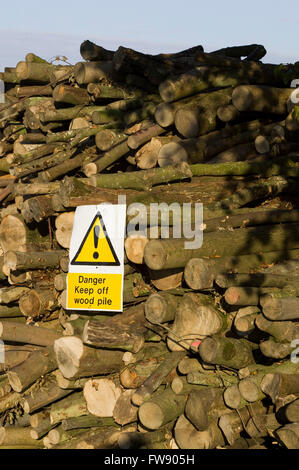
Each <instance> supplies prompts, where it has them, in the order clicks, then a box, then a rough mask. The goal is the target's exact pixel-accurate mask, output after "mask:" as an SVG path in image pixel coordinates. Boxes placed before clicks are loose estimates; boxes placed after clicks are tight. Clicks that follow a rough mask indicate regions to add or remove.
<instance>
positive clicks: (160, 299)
mask: <svg viewBox="0 0 299 470" xmlns="http://www.w3.org/2000/svg"><path fill="white" fill-rule="evenodd" d="M178 301H179V299H178V297H176V296H174V295H171V294H169V293H167V292H160V293H157V294H152V295H150V296H149V298H148V299H147V301H146V302H145V316H146V318H147V320H148V321H149V322H151V323H154V324H156V323H166V322H168V321H172V320H174V319H175V315H176V311H177V306H178Z"/></svg>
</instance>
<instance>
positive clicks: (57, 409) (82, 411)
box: [50, 391, 88, 424]
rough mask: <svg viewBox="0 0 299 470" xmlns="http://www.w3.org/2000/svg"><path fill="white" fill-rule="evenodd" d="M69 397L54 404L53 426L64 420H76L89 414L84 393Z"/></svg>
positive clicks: (51, 413)
mask: <svg viewBox="0 0 299 470" xmlns="http://www.w3.org/2000/svg"><path fill="white" fill-rule="evenodd" d="M68 395H69V396H67V397H65V398H62V399H61V400H59V401H57V402H55V403H53V404H52V405H51V408H50V422H51V424H58V423H60V422H61V421H62V420H64V419H68V418H76V417H78V416H85V415H87V414H88V410H87V404H86V401H85V398H84V395H83V392H81V391H80V392H75V393H71V394H68Z"/></svg>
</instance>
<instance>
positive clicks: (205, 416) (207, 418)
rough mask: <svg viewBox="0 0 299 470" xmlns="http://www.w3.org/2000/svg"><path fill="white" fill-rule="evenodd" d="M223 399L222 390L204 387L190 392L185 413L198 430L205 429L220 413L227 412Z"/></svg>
mask: <svg viewBox="0 0 299 470" xmlns="http://www.w3.org/2000/svg"><path fill="white" fill-rule="evenodd" d="M228 412H229V410H227V409H226V406H225V403H224V401H223V396H222V390H220V389H219V388H211V387H209V388H208V389H206V388H204V389H201V390H194V391H192V392H191V393H190V395H189V397H188V400H187V403H186V407H185V415H186V417H187V418H188V419H189V421H190V422H191V423H192V424H193V426H195V428H196V429H197V430H198V431H205V430H207V429H208V428H209V426H210V425H211V424H212V423H213V422H214V421H215V420H216V419H217V418H219V416H221V415H222V414H225V413H228Z"/></svg>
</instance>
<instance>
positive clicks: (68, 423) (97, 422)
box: [61, 414, 117, 431]
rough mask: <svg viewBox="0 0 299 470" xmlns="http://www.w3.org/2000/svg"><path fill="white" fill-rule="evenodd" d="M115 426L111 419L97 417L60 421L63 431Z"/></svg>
mask: <svg viewBox="0 0 299 470" xmlns="http://www.w3.org/2000/svg"><path fill="white" fill-rule="evenodd" d="M102 426H116V427H117V425H116V424H115V421H114V420H113V419H112V418H98V417H97V416H94V415H91V414H87V415H84V416H76V417H74V418H67V419H63V420H62V421H61V427H62V429H63V430H64V431H70V430H72V429H86V428H90V427H99V428H100V427H102Z"/></svg>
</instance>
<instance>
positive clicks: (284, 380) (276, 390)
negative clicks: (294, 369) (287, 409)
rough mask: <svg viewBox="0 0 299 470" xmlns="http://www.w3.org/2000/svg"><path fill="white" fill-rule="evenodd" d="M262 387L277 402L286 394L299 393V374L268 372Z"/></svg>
mask: <svg viewBox="0 0 299 470" xmlns="http://www.w3.org/2000/svg"><path fill="white" fill-rule="evenodd" d="M261 389H262V391H263V392H264V393H265V394H266V395H269V396H270V398H271V400H272V402H273V403H274V404H275V403H276V402H277V401H278V400H279V399H280V398H281V397H283V396H285V395H291V394H296V393H299V377H298V374H285V373H276V374H266V375H265V376H264V378H263V380H262V382H261Z"/></svg>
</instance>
